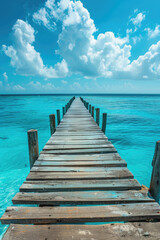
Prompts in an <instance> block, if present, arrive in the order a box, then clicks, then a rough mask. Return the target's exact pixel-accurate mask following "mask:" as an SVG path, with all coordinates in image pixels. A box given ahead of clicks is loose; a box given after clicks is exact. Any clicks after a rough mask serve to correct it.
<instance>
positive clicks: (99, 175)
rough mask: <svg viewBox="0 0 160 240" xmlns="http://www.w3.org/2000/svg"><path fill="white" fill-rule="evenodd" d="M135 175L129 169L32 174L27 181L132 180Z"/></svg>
mask: <svg viewBox="0 0 160 240" xmlns="http://www.w3.org/2000/svg"><path fill="white" fill-rule="evenodd" d="M132 178H133V175H132V173H131V172H130V171H129V170H128V169H124V170H118V169H116V170H113V169H111V170H110V171H106V172H64V173H62V172H58V173H56V172H30V173H29V175H28V176H27V180H49V179H50V180H58V179H59V180H73V179H74V180H83V179H85V180H91V179H93V180H97V179H132Z"/></svg>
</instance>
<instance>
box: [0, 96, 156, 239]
mask: <svg viewBox="0 0 160 240" xmlns="http://www.w3.org/2000/svg"><path fill="white" fill-rule="evenodd" d="M81 96H82V97H83V98H84V99H85V100H86V101H88V102H89V103H91V104H92V105H94V106H95V107H99V108H100V114H101V116H102V113H103V112H106V113H107V114H108V117H107V130H106V135H107V136H108V138H109V140H111V141H112V143H113V144H114V145H115V147H116V148H117V150H118V152H119V153H120V155H121V157H122V158H123V159H125V160H126V161H127V164H128V168H129V170H130V171H131V172H132V173H133V174H134V176H135V178H136V179H137V180H138V181H139V182H140V183H141V184H144V185H146V186H147V187H149V184H150V178H151V172H152V166H151V162H152V158H153V154H154V149H155V143H156V141H157V140H159V139H160V95H85V96H83V95H81ZM71 97H72V96H68V95H27V96H25V95H21V96H17V95H12V96H0V216H1V215H2V214H3V212H4V211H5V209H6V207H7V206H11V204H12V202H11V200H12V198H13V197H14V195H15V193H16V192H17V191H18V190H19V187H20V186H21V184H22V183H23V181H24V180H25V178H26V176H27V175H28V173H29V160H28V145H27V144H28V143H27V131H28V130H29V129H37V130H38V138H39V150H41V149H42V148H43V146H44V145H45V143H46V142H47V140H48V139H49V137H50V129H49V114H52V113H56V109H62V107H63V106H64V105H65V104H66V103H67V101H68V100H69V99H70V98H71ZM61 113H62V111H61ZM101 120H102V119H101ZM100 125H101V122H100ZM6 229H7V226H2V225H0V239H1V237H2V235H3V233H4V231H5V230H6Z"/></svg>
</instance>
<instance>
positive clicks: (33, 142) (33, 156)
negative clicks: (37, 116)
mask: <svg viewBox="0 0 160 240" xmlns="http://www.w3.org/2000/svg"><path fill="white" fill-rule="evenodd" d="M28 148H29V162H30V168H32V166H33V164H34V162H35V161H36V160H37V158H38V156H39V147H38V132H37V130H35V129H31V130H29V131H28Z"/></svg>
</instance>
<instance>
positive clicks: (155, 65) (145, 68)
mask: <svg viewBox="0 0 160 240" xmlns="http://www.w3.org/2000/svg"><path fill="white" fill-rule="evenodd" d="M126 74H127V75H128V76H130V77H131V78H134V79H142V78H144V79H147V78H150V79H156V78H158V79H159V78H160V41H159V42H157V44H153V45H152V46H151V47H150V48H149V50H148V51H147V52H146V53H145V54H144V55H142V56H139V57H138V59H137V60H134V61H133V62H132V63H131V64H130V65H128V67H127V71H126Z"/></svg>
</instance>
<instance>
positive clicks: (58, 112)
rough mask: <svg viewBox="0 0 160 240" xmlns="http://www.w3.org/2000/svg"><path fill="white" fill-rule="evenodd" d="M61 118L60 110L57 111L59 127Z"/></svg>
mask: <svg viewBox="0 0 160 240" xmlns="http://www.w3.org/2000/svg"><path fill="white" fill-rule="evenodd" d="M60 119H61V118H60V110H59V109H57V125H59V124H60V121H61V120H60Z"/></svg>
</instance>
